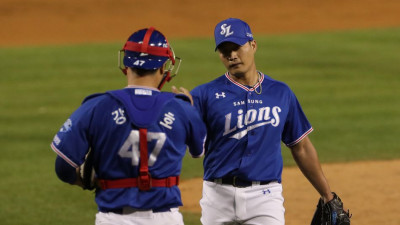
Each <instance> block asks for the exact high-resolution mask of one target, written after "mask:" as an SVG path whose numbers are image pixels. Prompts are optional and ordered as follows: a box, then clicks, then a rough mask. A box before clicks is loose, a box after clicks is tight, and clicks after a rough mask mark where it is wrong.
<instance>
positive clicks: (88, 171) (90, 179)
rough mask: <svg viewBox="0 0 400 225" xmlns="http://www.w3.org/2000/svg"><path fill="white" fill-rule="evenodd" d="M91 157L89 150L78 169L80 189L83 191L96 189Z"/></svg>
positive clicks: (90, 150) (91, 153)
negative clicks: (80, 182)
mask: <svg viewBox="0 0 400 225" xmlns="http://www.w3.org/2000/svg"><path fill="white" fill-rule="evenodd" d="M93 155H94V154H93V151H92V149H89V152H88V153H87V154H86V157H85V162H84V163H82V165H81V166H80V168H79V171H80V177H81V180H82V188H83V189H84V190H94V189H95V188H96V180H95V179H96V178H95V177H96V176H95V175H96V173H95V171H94V168H93Z"/></svg>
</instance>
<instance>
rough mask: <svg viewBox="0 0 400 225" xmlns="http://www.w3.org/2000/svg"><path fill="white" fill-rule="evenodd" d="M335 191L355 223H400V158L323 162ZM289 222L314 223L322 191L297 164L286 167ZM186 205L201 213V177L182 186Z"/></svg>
mask: <svg viewBox="0 0 400 225" xmlns="http://www.w3.org/2000/svg"><path fill="white" fill-rule="evenodd" d="M322 167H323V170H324V172H325V175H326V176H327V178H328V181H329V182H330V185H331V188H332V190H334V191H336V192H337V193H338V194H339V195H340V197H341V198H342V199H343V200H344V201H345V206H346V207H348V208H349V209H350V210H351V213H352V214H353V218H352V224H353V225H373V224H381V225H398V224H400V215H399V210H398V208H399V206H400V203H399V202H400V192H399V191H398V190H397V187H398V186H399V185H400V160H393V161H375V162H354V163H341V164H324V165H322ZM282 184H283V194H284V196H285V208H286V225H305V224H310V222H311V217H312V215H313V213H314V210H315V207H316V204H317V201H318V193H317V192H316V191H315V190H314V189H313V187H312V186H311V184H310V183H308V181H307V180H306V179H305V178H304V176H303V175H302V174H301V172H300V170H299V169H298V168H297V167H290V168H284V169H283V175H282ZM180 187H181V190H182V198H183V200H184V205H185V206H184V207H183V208H182V210H186V211H191V212H199V211H200V207H199V201H200V198H201V189H202V188H201V187H202V180H201V179H193V180H187V181H183V182H182V184H181V185H180Z"/></svg>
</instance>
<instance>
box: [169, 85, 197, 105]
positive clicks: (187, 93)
mask: <svg viewBox="0 0 400 225" xmlns="http://www.w3.org/2000/svg"><path fill="white" fill-rule="evenodd" d="M171 89H172V92H173V93H175V94H184V95H186V96H187V97H188V98H189V99H190V104H192V105H193V97H192V95H191V94H190V92H189V91H188V90H187V89H186V88H184V87H180V88H179V90H178V89H177V88H176V87H175V86H172V88H171Z"/></svg>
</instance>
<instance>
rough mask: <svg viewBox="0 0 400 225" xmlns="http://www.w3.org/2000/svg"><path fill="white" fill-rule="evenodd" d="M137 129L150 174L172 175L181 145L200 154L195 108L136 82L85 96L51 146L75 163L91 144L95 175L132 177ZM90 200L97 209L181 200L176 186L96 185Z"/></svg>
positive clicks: (199, 123) (146, 206) (202, 134)
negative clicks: (144, 134)
mask: <svg viewBox="0 0 400 225" xmlns="http://www.w3.org/2000/svg"><path fill="white" fill-rule="evenodd" d="M139 128H146V129H147V141H148V143H147V145H148V166H149V172H150V174H151V176H152V178H156V179H160V178H166V177H173V176H178V175H179V174H180V171H181V167H182V158H183V156H184V155H185V152H186V148H187V147H189V151H190V153H191V154H192V156H193V157H200V156H202V154H203V148H204V141H205V135H206V127H205V125H204V123H203V122H202V120H201V118H200V115H199V113H198V112H197V110H196V109H195V108H194V107H193V106H191V105H190V103H189V102H187V101H184V100H182V99H179V98H177V97H176V96H175V94H172V93H165V92H160V91H158V90H157V89H152V88H145V87H138V86H136V87H130V88H125V89H122V90H116V91H111V92H108V93H106V94H99V95H93V96H90V97H88V98H87V99H86V100H85V101H84V102H83V104H82V105H81V106H80V107H79V108H78V109H77V110H76V111H75V112H74V113H73V114H72V115H71V116H70V118H69V119H68V120H67V121H66V122H65V123H64V125H63V126H62V127H61V129H60V131H59V132H58V133H57V134H56V136H55V137H54V139H53V142H52V144H51V147H52V149H53V150H54V151H55V152H56V153H57V154H58V155H59V156H60V157H62V158H63V159H64V160H65V161H67V162H68V163H69V164H70V165H71V166H73V167H75V168H76V167H78V166H79V165H81V164H82V163H83V162H84V159H85V155H86V154H87V153H88V150H89V149H92V151H93V153H94V155H93V157H94V169H95V172H96V176H97V178H99V179H107V180H112V179H124V178H136V177H138V172H139V169H138V168H139V166H140V165H139V164H140V159H139V158H140V152H139V135H138V129H139ZM95 199H96V203H97V204H98V207H99V210H100V211H108V210H112V209H119V208H123V207H126V206H130V207H132V208H137V209H159V208H171V207H178V206H181V205H182V202H181V195H180V191H179V188H178V187H177V186H172V187H153V188H151V189H150V190H149V191H139V188H137V187H131V188H114V189H106V190H102V189H97V190H96V198H95Z"/></svg>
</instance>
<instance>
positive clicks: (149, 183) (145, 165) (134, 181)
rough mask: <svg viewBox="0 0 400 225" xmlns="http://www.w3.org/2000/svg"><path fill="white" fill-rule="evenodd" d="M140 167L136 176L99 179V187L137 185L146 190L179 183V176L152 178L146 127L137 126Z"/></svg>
mask: <svg viewBox="0 0 400 225" xmlns="http://www.w3.org/2000/svg"><path fill="white" fill-rule="evenodd" d="M139 150H140V167H139V176H138V177H137V178H126V179H117V180H102V179H99V186H100V187H101V189H103V190H105V189H110V188H129V187H139V190H141V191H148V190H150V188H151V187H172V186H175V185H178V184H179V176H176V177H167V178H163V179H153V178H151V176H150V173H149V162H148V161H149V156H148V148H147V129H146V128H139Z"/></svg>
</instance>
